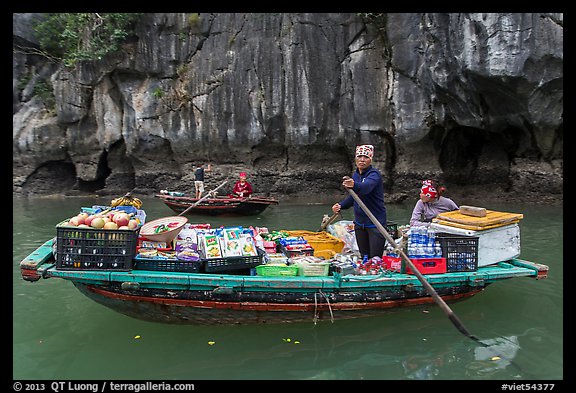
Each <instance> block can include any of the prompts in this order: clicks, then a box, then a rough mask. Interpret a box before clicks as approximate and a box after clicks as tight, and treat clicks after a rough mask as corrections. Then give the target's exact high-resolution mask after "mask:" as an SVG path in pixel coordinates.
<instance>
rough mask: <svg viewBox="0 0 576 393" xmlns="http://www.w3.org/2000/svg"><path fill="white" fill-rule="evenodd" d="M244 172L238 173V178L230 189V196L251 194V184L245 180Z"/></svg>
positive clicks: (245, 196) (239, 196)
mask: <svg viewBox="0 0 576 393" xmlns="http://www.w3.org/2000/svg"><path fill="white" fill-rule="evenodd" d="M246 178H247V176H246V172H241V173H240V180H238V181H237V182H236V184H234V188H233V189H232V194H230V196H231V197H232V198H247V197H249V196H250V195H252V185H251V184H250V183H248V182H247V181H246Z"/></svg>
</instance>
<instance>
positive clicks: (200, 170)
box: [194, 163, 212, 199]
mask: <svg viewBox="0 0 576 393" xmlns="http://www.w3.org/2000/svg"><path fill="white" fill-rule="evenodd" d="M211 171H212V165H211V164H208V168H206V172H211ZM194 188H195V189H196V198H198V199H199V198H202V193H203V192H204V164H203V163H199V164H198V166H197V167H196V169H195V170H194Z"/></svg>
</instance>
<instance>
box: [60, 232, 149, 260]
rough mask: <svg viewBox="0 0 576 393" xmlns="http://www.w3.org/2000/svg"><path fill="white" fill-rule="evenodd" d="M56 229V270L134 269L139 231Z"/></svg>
mask: <svg viewBox="0 0 576 393" xmlns="http://www.w3.org/2000/svg"><path fill="white" fill-rule="evenodd" d="M64 222H66V221H63V222H61V223H60V224H58V225H57V226H56V244H57V245H56V269H60V270H126V271H127V270H132V260H133V258H134V256H135V255H136V243H137V241H138V232H139V230H140V229H139V228H138V229H134V230H127V229H126V230H124V229H95V228H94V229H93V228H78V227H65V226H61V225H62V224H64Z"/></svg>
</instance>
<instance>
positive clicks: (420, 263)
mask: <svg viewBox="0 0 576 393" xmlns="http://www.w3.org/2000/svg"><path fill="white" fill-rule="evenodd" d="M410 260H411V261H412V263H413V264H414V266H415V267H416V269H418V271H419V272H420V273H422V274H442V273H446V258H411V259H410ZM406 274H414V273H413V272H412V270H411V269H410V266H408V264H406Z"/></svg>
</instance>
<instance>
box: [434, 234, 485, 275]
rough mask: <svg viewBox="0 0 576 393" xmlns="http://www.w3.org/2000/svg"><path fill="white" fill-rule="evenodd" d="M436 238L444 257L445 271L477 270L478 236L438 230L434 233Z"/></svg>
mask: <svg viewBox="0 0 576 393" xmlns="http://www.w3.org/2000/svg"><path fill="white" fill-rule="evenodd" d="M436 240H438V241H439V242H440V247H441V248H442V257H443V258H446V272H448V273H450V272H474V271H476V270H478V240H479V237H477V236H464V235H454V234H452V233H445V232H440V233H437V234H436Z"/></svg>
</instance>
